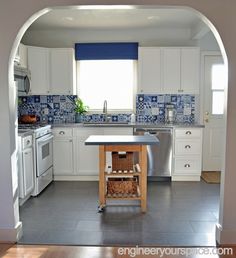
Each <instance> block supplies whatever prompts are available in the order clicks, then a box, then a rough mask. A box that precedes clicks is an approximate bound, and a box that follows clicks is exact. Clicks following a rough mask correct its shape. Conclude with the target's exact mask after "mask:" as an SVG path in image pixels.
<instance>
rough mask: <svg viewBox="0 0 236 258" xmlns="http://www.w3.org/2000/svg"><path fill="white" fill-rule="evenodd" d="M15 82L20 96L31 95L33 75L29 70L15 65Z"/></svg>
mask: <svg viewBox="0 0 236 258" xmlns="http://www.w3.org/2000/svg"><path fill="white" fill-rule="evenodd" d="M14 80H15V81H16V82H17V87H18V95H19V96H22V95H27V94H29V92H30V86H31V85H30V84H31V74H30V71H29V70H28V69H26V68H24V67H21V66H17V65H15V66H14Z"/></svg>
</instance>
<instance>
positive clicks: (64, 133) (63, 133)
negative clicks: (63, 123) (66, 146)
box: [53, 128, 73, 137]
mask: <svg viewBox="0 0 236 258" xmlns="http://www.w3.org/2000/svg"><path fill="white" fill-rule="evenodd" d="M53 135H54V136H55V137H72V136H73V130H72V128H54V129H53Z"/></svg>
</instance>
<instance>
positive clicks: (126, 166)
mask: <svg viewBox="0 0 236 258" xmlns="http://www.w3.org/2000/svg"><path fill="white" fill-rule="evenodd" d="M133 156H134V155H133V152H124V153H123V152H122V153H121V152H120V153H119V152H112V170H113V171H114V170H133Z"/></svg>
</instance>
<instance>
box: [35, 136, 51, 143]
mask: <svg viewBox="0 0 236 258" xmlns="http://www.w3.org/2000/svg"><path fill="white" fill-rule="evenodd" d="M53 137H54V136H53V135H51V136H50V137H47V138H44V139H40V140H38V141H37V143H38V144H40V145H41V144H43V143H45V142H48V141H50V140H51V139H52V138H53Z"/></svg>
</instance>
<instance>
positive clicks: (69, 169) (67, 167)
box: [53, 128, 76, 177]
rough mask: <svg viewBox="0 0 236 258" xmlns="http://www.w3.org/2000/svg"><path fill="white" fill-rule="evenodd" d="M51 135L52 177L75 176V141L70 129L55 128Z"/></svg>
mask: <svg viewBox="0 0 236 258" xmlns="http://www.w3.org/2000/svg"><path fill="white" fill-rule="evenodd" d="M53 135H54V139H53V171H54V172H53V173H54V177H55V176H72V175H75V174H76V170H75V160H74V151H75V140H74V138H73V136H72V129H68V128H56V129H54V130H53Z"/></svg>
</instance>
